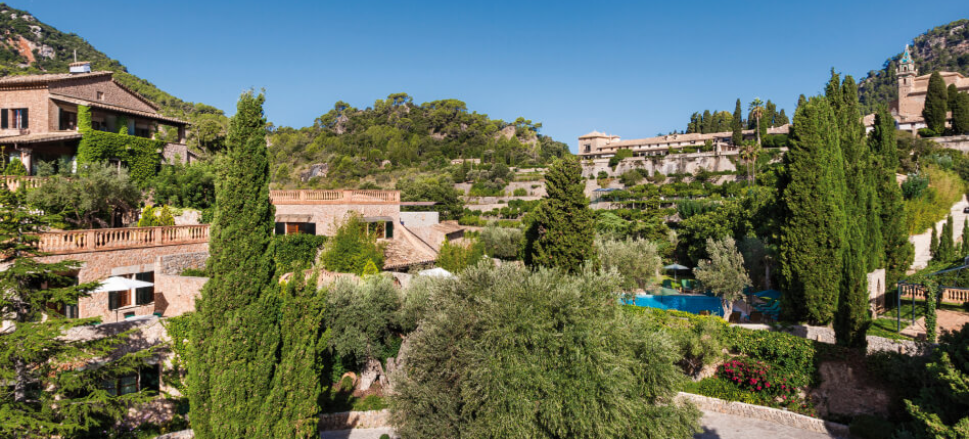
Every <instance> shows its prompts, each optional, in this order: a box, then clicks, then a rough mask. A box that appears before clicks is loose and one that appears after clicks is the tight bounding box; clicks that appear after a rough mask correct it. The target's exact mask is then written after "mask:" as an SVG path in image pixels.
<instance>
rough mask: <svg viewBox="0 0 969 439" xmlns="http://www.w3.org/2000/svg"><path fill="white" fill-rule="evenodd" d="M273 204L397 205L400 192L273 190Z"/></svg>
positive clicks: (270, 192) (271, 194)
mask: <svg viewBox="0 0 969 439" xmlns="http://www.w3.org/2000/svg"><path fill="white" fill-rule="evenodd" d="M269 198H270V199H271V200H272V203H273V204H399V203H400V191H377V190H361V191H357V190H337V191H324V190H274V191H269Z"/></svg>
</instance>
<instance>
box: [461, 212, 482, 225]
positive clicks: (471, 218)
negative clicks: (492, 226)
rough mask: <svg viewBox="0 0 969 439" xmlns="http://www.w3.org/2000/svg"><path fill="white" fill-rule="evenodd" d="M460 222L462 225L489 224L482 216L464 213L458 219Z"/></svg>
mask: <svg viewBox="0 0 969 439" xmlns="http://www.w3.org/2000/svg"><path fill="white" fill-rule="evenodd" d="M458 224H460V225H462V226H478V227H481V226H484V225H485V224H487V222H486V221H484V220H482V219H481V217H480V216H477V215H464V216H462V217H461V218H460V219H459V220H458Z"/></svg>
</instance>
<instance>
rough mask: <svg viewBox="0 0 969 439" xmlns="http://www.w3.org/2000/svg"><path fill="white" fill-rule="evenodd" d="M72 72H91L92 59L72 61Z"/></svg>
mask: <svg viewBox="0 0 969 439" xmlns="http://www.w3.org/2000/svg"><path fill="white" fill-rule="evenodd" d="M71 73H72V74H73V73H91V62H90V61H77V62H72V63H71Z"/></svg>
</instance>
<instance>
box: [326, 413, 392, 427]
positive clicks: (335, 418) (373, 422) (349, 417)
mask: <svg viewBox="0 0 969 439" xmlns="http://www.w3.org/2000/svg"><path fill="white" fill-rule="evenodd" d="M389 426H390V412H389V411H388V410H372V411H368V412H340V413H327V414H323V415H320V431H327V430H349V429H351V428H381V427H389Z"/></svg>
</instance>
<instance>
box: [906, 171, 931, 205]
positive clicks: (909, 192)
mask: <svg viewBox="0 0 969 439" xmlns="http://www.w3.org/2000/svg"><path fill="white" fill-rule="evenodd" d="M928 188H929V178H928V177H926V176H924V175H921V174H908V178H907V179H906V180H905V181H904V182H903V183H902V195H904V196H905V199H906V200H911V199H913V198H919V197H921V196H922V194H923V193H925V190H926V189H928Z"/></svg>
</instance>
